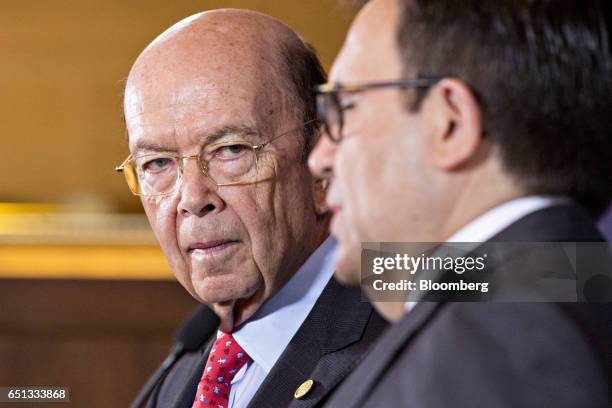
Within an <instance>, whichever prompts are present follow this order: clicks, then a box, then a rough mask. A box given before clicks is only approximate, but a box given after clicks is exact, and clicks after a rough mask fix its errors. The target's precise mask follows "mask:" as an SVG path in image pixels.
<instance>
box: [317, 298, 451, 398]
mask: <svg viewBox="0 0 612 408" xmlns="http://www.w3.org/2000/svg"><path fill="white" fill-rule="evenodd" d="M442 306H443V304H442V303H436V302H421V303H418V304H417V305H415V307H414V308H413V309H412V310H411V311H410V312H408V313H407V314H406V315H405V316H404V317H403V318H402V319H401V320H400V321H399V322H397V323H396V324H394V325H392V326H390V327H389V328H388V329H387V330H386V331H385V333H384V334H383V335H382V336H381V337H380V338H379V340H378V341H377V342H376V344H375V345H374V346H373V347H372V349H371V350H370V351H369V352H368V354H367V356H366V357H365V358H364V359H363V360H362V361H361V363H360V364H359V367H357V369H356V370H355V372H354V373H353V374H352V375H351V376H350V377H349V378H348V379H347V381H346V382H345V383H344V384H343V386H342V388H341V389H340V390H339V391H338V392H337V393H336V394H334V396H333V399H332V400H331V401H330V404H329V407H343V408H344V407H361V406H362V404H363V402H364V401H365V399H366V398H367V396H368V395H369V393H370V392H371V390H372V389H374V387H376V385H377V383H378V382H379V380H380V379H381V378H382V377H383V375H384V372H385V371H386V370H387V368H388V367H389V366H390V365H391V364H393V362H394V361H395V359H396V357H397V355H398V354H400V353H401V352H402V350H403V349H404V348H405V347H406V344H408V343H410V341H412V339H413V338H414V336H416V335H417V334H418V332H419V331H420V330H421V329H422V328H423V327H424V326H425V325H426V324H427V323H428V322H429V320H430V319H431V318H432V317H433V316H434V314H435V312H436V311H437V310H439V308H440V307H442Z"/></svg>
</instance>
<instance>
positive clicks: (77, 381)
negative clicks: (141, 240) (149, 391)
mask: <svg viewBox="0 0 612 408" xmlns="http://www.w3.org/2000/svg"><path fill="white" fill-rule="evenodd" d="M195 305H196V302H195V300H193V299H192V298H191V297H190V296H189V295H188V294H187V292H185V290H184V289H183V288H182V287H181V286H180V285H179V284H178V283H176V282H174V281H157V282H147V281H126V280H106V281H103V280H59V279H57V280H49V279H0V385H2V386H28V385H29V386H67V387H69V388H70V392H71V403H70V404H57V406H58V407H60V406H61V407H88V408H108V407H113V408H115V407H127V406H128V404H129V403H130V402H131V400H132V399H133V398H134V396H135V395H136V393H137V391H138V390H139V388H140V387H141V386H142V385H143V384H144V382H145V381H146V379H147V378H148V377H149V375H150V374H151V373H152V372H153V371H154V370H155V369H156V367H157V366H158V365H159V364H160V363H161V361H162V360H163V358H164V357H165V356H166V354H167V353H168V350H169V348H170V346H171V341H172V336H173V333H174V331H175V330H176V328H177V327H178V325H179V324H180V322H181V320H182V319H183V318H184V317H185V316H186V315H187V314H188V313H189V311H191V310H192V308H193V307H195ZM11 405H12V406H14V407H19V408H24V407H25V406H28V404H27V403H26V404H23V403H20V404H11ZM33 405H41V406H45V407H50V406H51V404H32V406H33ZM2 407H6V408H9V407H10V405H9V404H2Z"/></svg>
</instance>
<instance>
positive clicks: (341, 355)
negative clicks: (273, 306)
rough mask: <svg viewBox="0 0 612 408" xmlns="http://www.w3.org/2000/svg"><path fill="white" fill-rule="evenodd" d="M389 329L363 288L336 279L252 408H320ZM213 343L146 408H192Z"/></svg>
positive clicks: (188, 360) (178, 368)
mask: <svg viewBox="0 0 612 408" xmlns="http://www.w3.org/2000/svg"><path fill="white" fill-rule="evenodd" d="M385 327H386V322H385V321H384V319H383V318H382V317H380V315H379V314H378V313H376V311H374V310H373V309H372V307H371V306H370V304H369V303H368V302H362V301H361V292H360V290H359V288H350V287H346V286H342V285H340V284H339V283H337V282H336V281H335V279H333V278H332V279H331V280H330V282H329V283H328V284H327V286H326V287H325V289H324V290H323V292H322V294H321V296H320V297H319V299H318V301H317V303H316V304H315V305H314V307H313V309H312V311H311V312H310V314H309V315H308V317H307V318H306V320H305V321H304V323H303V324H302V326H300V328H299V329H298V331H297V333H296V334H295V336H294V337H293V338H292V339H291V341H290V342H289V345H288V346H287V348H286V349H285V351H284V352H283V354H282V355H281V357H280V358H279V360H278V361H277V363H276V364H275V365H274V367H273V368H272V370H271V371H270V373H269V374H268V376H267V377H266V378H265V380H264V382H263V383H262V385H261V387H260V388H259V390H258V391H257V393H256V394H255V396H254V397H253V399H252V400H251V403H250V404H249V407H254V408H259V407H270V408H279V407H287V406H290V405H291V406H292V407H304V408H306V407H316V406H320V405H321V404H322V402H323V401H325V400H326V399H327V397H328V396H329V395H330V394H331V393H332V392H333V391H334V390H335V389H336V387H337V386H338V384H339V383H340V382H341V381H342V380H343V379H344V378H345V377H346V376H347V375H348V374H349V373H350V372H351V371H352V370H353V368H354V367H355V366H356V365H357V364H358V363H359V361H360V359H361V358H363V356H364V355H365V352H366V350H367V348H368V347H369V346H370V344H371V343H373V341H374V340H375V339H376V337H377V336H378V335H379V334H380V333H381V332H382V330H383V329H384V328H385ZM214 337H216V336H213V338H214ZM212 342H213V339H211V341H209V343H208V345H206V346H205V347H203V348H202V350H200V351H198V352H195V353H187V354H186V355H184V356H183V357H182V358H181V359H180V360H179V361H178V362H177V364H176V365H175V366H174V367H173V369H172V370H171V371H170V372H169V374H168V375H167V376H166V378H165V379H164V380H163V381H162V383H161V385H159V386H158V387H157V388H156V389H155V391H154V392H153V394H152V395H153V396H152V398H151V399H150V400H149V403H148V405H147V407H149V408H152V407H157V408H179V407H180V408H183V407H184V408H190V407H191V406H192V403H193V399H194V397H195V391H196V387H197V384H198V382H199V380H200V377H201V376H202V371H203V370H204V363H205V362H206V356H207V355H208V351H209V348H210V346H211V345H212ZM308 379H313V380H314V381H315V384H314V386H313V387H312V389H311V391H310V392H309V393H308V394H306V395H305V396H304V397H303V398H302V399H299V400H298V399H295V398H294V393H295V390H296V389H297V387H299V386H300V384H302V383H303V382H304V381H306V380H308Z"/></svg>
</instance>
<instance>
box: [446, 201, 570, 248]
mask: <svg viewBox="0 0 612 408" xmlns="http://www.w3.org/2000/svg"><path fill="white" fill-rule="evenodd" d="M569 202H571V199H569V198H567V197H562V196H536V195H534V196H527V197H520V198H515V199H514V200H510V201H507V202H505V203H503V204H501V205H498V206H497V207H494V208H493V209H491V210H489V211H487V212H485V213H483V214H482V215H480V216H478V217H477V218H475V219H474V220H472V221H470V222H469V223H467V224H466V225H464V226H463V227H461V228H460V229H459V230H457V232H455V233H454V234H453V235H452V236H451V237H449V238H448V239H447V240H446V242H485V241H487V240H489V239H490V238H492V237H493V236H495V235H496V234H497V233H499V232H501V231H503V230H504V229H506V228H507V227H509V226H510V225H511V224H514V223H515V222H516V221H518V220H520V219H521V218H523V217H525V216H526V215H528V214H531V213H532V212H535V211H537V210H540V209H542V208H546V207H552V206H555V205H560V204H565V203H569Z"/></svg>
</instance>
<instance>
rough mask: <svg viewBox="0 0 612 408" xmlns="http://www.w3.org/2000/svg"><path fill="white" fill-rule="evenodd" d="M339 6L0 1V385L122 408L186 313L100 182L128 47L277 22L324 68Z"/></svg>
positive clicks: (123, 190) (332, 2)
mask: <svg viewBox="0 0 612 408" xmlns="http://www.w3.org/2000/svg"><path fill="white" fill-rule="evenodd" d="M341 3H342V2H341V1H338V0H308V1H292V0H248V1H247V0H243V1H238V0H225V1H222V0H209V1H195V0H175V1H164V0H146V1H145V0H129V1H121V0H106V1H92V0H85V1H84V0H79V1H76V0H20V1H10V0H4V1H2V2H1V3H0V10H1V11H0V94H1V95H2V98H0V152H1V154H0V157H1V160H0V386H9V385H11V386H28V385H46V386H68V387H70V389H71V400H72V402H71V404H70V406H75V407H84V406H87V407H93V408H95V407H125V406H127V405H128V403H129V401H130V400H131V399H132V398H133V397H134V396H135V394H136V392H137V390H138V388H139V387H140V386H141V385H142V384H143V383H144V382H145V380H146V378H147V377H148V376H149V375H150V374H151V372H152V371H153V369H154V368H155V367H156V366H157V364H159V362H161V360H162V359H163V357H164V356H165V354H166V353H167V351H168V349H169V347H170V343H171V338H172V333H173V331H174V330H175V328H176V327H177V325H178V324H179V322H180V321H181V319H182V318H183V317H184V316H185V314H186V313H187V312H188V311H190V310H191V309H192V308H193V306H194V304H195V301H194V300H193V299H191V297H190V296H189V295H188V294H187V293H186V292H185V291H184V289H183V288H182V287H180V285H178V283H176V282H175V281H174V279H173V276H172V273H171V271H170V270H169V268H168V265H167V264H166V261H165V258H164V257H163V255H162V254H161V251H160V250H159V248H158V246H157V244H156V242H155V239H154V237H153V236H152V233H151V231H150V228H149V226H148V223H147V220H146V218H145V217H144V214H143V213H142V209H141V206H140V201H139V200H138V199H137V198H136V197H134V196H132V195H131V193H130V192H129V190H128V188H127V186H126V184H125V182H124V179H123V176H122V175H120V174H117V173H115V172H114V167H115V166H116V165H117V164H119V163H121V162H122V161H123V159H124V158H125V157H126V156H127V154H128V149H127V143H126V139H125V134H124V132H125V130H124V125H123V119H122V113H121V99H122V90H123V86H124V80H125V78H126V76H127V74H128V72H129V69H130V67H131V65H132V63H133V61H134V60H135V58H136V57H137V56H138V54H139V53H140V52H141V50H142V49H143V48H144V47H145V46H146V45H147V44H148V43H149V42H151V41H152V40H153V39H154V38H155V37H156V36H157V35H158V34H160V33H161V32H162V31H163V30H165V29H166V28H167V27H169V26H170V25H172V24H173V23H175V22H177V21H179V20H181V19H183V18H184V17H186V16H189V15H191V14H194V13H196V12H199V11H203V10H207V9H213V8H220V7H238V8H248V9H253V10H257V11H261V12H264V13H267V14H270V15H272V16H275V17H277V18H279V19H281V20H283V21H285V22H286V23H288V24H289V25H290V26H292V27H293V28H294V29H296V30H297V31H298V32H299V33H300V34H301V35H302V36H303V37H304V38H305V39H306V40H307V41H308V42H310V43H311V44H312V45H314V47H315V48H316V49H317V50H318V52H319V55H320V57H321V59H322V61H323V64H324V66H325V67H326V68H329V66H330V64H331V62H332V60H333V58H334V56H335V54H336V53H337V51H338V50H339V48H340V46H341V44H342V41H343V39H344V35H345V33H346V29H347V28H348V25H349V23H350V21H351V19H352V17H353V15H354V11H355V10H353V9H352V8H351V6H350V5H342V4H341ZM25 405H28V404H25ZM2 406H3V407H4V406H6V407H9V406H10V405H8V404H7V405H4V404H3V405H2ZM15 406H18V407H23V406H24V404H16V405H15ZM45 406H53V405H52V404H51V405H48V404H45ZM58 406H67V405H66V404H59V405H58Z"/></svg>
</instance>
